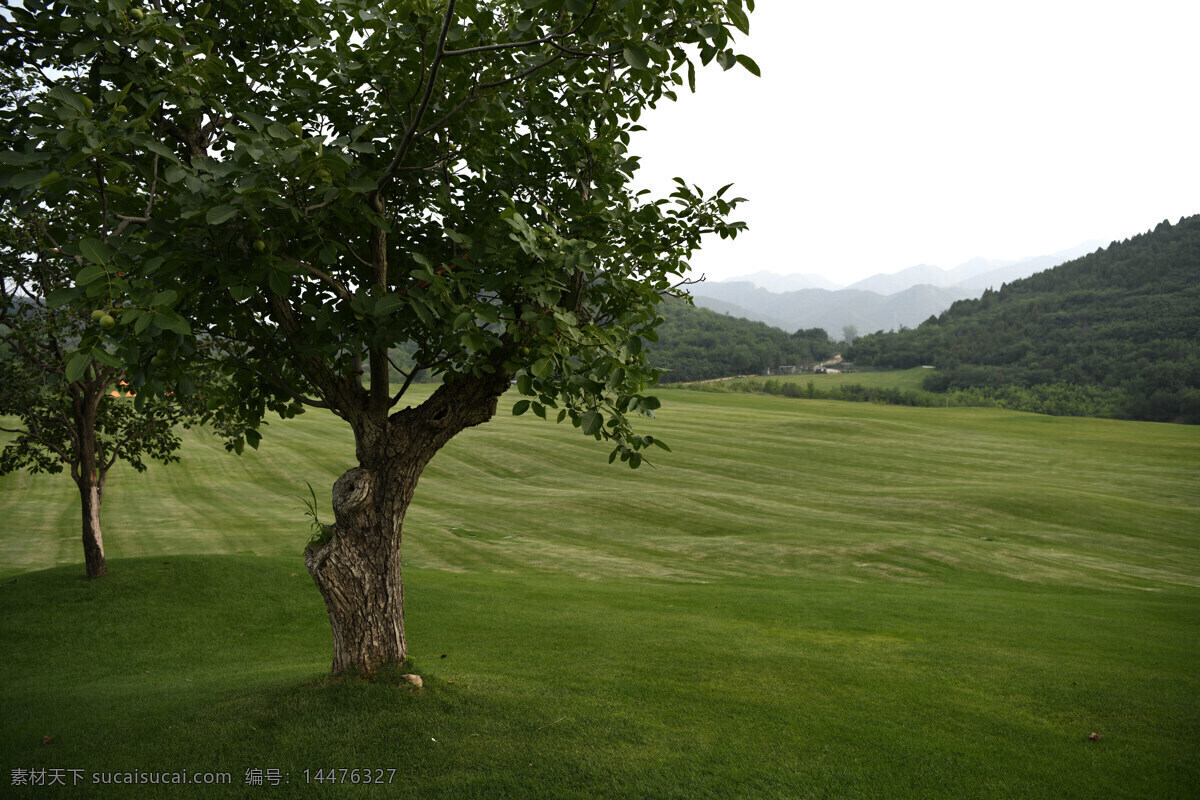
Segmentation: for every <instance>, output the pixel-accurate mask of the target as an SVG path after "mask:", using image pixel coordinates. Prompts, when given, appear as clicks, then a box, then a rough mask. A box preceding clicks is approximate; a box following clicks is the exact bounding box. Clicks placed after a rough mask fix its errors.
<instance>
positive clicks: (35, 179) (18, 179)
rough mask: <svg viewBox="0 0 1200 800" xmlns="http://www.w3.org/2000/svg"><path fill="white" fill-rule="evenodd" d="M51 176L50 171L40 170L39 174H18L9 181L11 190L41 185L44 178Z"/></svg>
mask: <svg viewBox="0 0 1200 800" xmlns="http://www.w3.org/2000/svg"><path fill="white" fill-rule="evenodd" d="M49 174H50V170H45V169H43V170H38V171H37V172H18V173H17V174H16V175H14V176H12V177H11V178H9V180H8V185H9V188H11V189H24V188H25V187H26V186H33V185H34V184H35V183H41V182H42V178H44V177H46V176H47V175H49Z"/></svg>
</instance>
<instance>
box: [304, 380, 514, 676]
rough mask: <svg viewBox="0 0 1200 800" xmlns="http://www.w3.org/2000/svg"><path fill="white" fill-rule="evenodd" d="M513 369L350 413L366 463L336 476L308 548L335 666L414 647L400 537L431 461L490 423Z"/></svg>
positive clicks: (363, 668) (365, 662)
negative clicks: (384, 411)
mask: <svg viewBox="0 0 1200 800" xmlns="http://www.w3.org/2000/svg"><path fill="white" fill-rule="evenodd" d="M508 381H509V376H507V375H503V374H496V375H490V376H486V377H485V378H476V379H472V378H461V379H459V381H457V382H455V383H452V384H446V385H444V386H442V387H441V388H439V389H438V390H437V391H436V392H434V394H433V395H432V396H431V397H430V398H429V400H427V401H426V402H424V403H422V404H421V405H420V406H419V407H417V408H409V409H405V410H403V411H400V412H398V413H396V414H393V415H391V417H388V418H386V419H384V420H382V421H377V420H370V419H366V418H365V417H364V418H358V419H351V420H350V422H351V425H352V426H353V427H354V433H355V441H356V445H357V456H358V462H359V466H358V467H356V468H354V469H351V470H350V471H348V472H346V473H345V474H344V475H342V477H340V478H338V480H337V482H336V483H335V484H334V485H333V513H334V517H335V524H334V525H333V526H332V528H333V530H332V535H331V536H330V538H329V541H328V542H326V543H324V544H322V545H312V546H310V547H309V548H308V549H307V550H306V551H305V565H306V566H307V567H308V571H309V573H310V574H312V576H313V580H314V581H315V582H316V584H317V588H318V589H319V590H320V592H321V596H322V597H323V598H324V600H325V609H326V610H327V611H328V612H329V623H330V626H331V627H332V629H333V673H334V674H335V675H340V674H343V673H345V672H359V673H370V672H373V671H375V670H376V669H377V668H378V667H380V666H383V665H384V664H388V663H400V662H403V661H404V660H405V658H406V657H407V655H408V643H407V641H406V640H405V637H404V586H403V583H402V582H401V574H400V573H401V564H400V543H401V528H402V526H403V523H404V514H405V512H406V511H407V510H408V506H409V503H410V502H412V498H413V493H414V492H415V491H416V488H417V481H418V480H419V479H420V477H421V473H422V472H423V471H424V469H425V466H426V465H427V464H428V463H429V461H430V459H432V458H433V456H434V455H435V454H436V453H437V451H438V450H439V449H441V447H442V446H443V445H445V444H446V442H448V441H450V439H451V438H453V436H454V435H455V434H457V433H459V432H460V431H462V430H463V429H464V428H467V427H470V426H472V425H478V424H480V423H482V422H486V421H487V420H488V419H491V417H492V416H493V415H494V414H495V412H496V400H497V398H498V397H499V396H500V395H501V394H502V393H503V392H504V391H505V389H507V388H508Z"/></svg>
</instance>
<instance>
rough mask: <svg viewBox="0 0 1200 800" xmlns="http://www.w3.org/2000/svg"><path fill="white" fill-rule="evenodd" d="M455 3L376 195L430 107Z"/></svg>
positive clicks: (451, 3)
mask: <svg viewBox="0 0 1200 800" xmlns="http://www.w3.org/2000/svg"><path fill="white" fill-rule="evenodd" d="M454 4H455V0H450V1H449V2H448V3H447V4H446V16H445V18H444V19H443V20H442V33H441V35H440V36H439V37H438V44H437V50H436V51H435V52H434V55H433V63H432V64H430V65H429V82H428V83H426V84H425V95H424V96H423V97H422V98H421V105H420V107H419V108H418V109H417V113H416V114H415V115H414V116H413V118H412V121H411V122H409V124H408V130H406V131H405V132H404V138H403V139H401V140H400V145H399V146H398V147H397V148H396V155H395V156H394V157H393V158H392V163H391V164H389V165H388V168H387V170H386V171H385V172H384V173H383V175H381V176H380V178H379V181H378V182H377V185H378V186H379V189H376V191H375V192H374V193H373V194H374V195H378V193H379V190H380V189H382V188H383V186H384V184H385V183H386V182H387V181H389V180H391V179H392V176H394V175H395V174H396V170H398V169H399V168H400V164H401V163H402V162H403V161H404V157H405V156H406V155H408V148H409V147H411V146H412V142H413V139H414V138H416V136H417V130H418V126H419V125H420V124H421V119H422V118H423V117H424V116H425V109H427V108H428V107H429V100H430V99H431V98H432V97H433V87H434V84H436V83H437V75H438V69H439V68H440V67H441V65H442V57H443V55H444V53H445V47H446V37H447V36H448V35H449V33H450V23H451V22H453V21H454ZM375 199H376V198H375V197H372V200H373V201H374V200H375ZM373 204H374V203H373Z"/></svg>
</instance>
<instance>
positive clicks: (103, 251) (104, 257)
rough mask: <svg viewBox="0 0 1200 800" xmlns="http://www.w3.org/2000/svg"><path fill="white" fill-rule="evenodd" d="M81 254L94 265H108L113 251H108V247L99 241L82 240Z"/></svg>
mask: <svg viewBox="0 0 1200 800" xmlns="http://www.w3.org/2000/svg"><path fill="white" fill-rule="evenodd" d="M79 253H80V254H81V255H82V256H83V257H84V258H86V259H87V260H88V261H90V262H92V263H93V264H107V263H108V259H110V258H111V257H112V251H111V250H109V249H108V245H106V244H105V243H104V242H102V241H100V240H99V239H91V238H88V239H80V240H79Z"/></svg>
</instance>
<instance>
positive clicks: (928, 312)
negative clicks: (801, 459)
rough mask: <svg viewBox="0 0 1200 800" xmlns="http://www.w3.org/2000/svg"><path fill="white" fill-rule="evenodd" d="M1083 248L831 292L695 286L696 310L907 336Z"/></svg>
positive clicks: (790, 284)
mask: <svg viewBox="0 0 1200 800" xmlns="http://www.w3.org/2000/svg"><path fill="white" fill-rule="evenodd" d="M1101 245H1102V243H1101V242H1086V243H1084V244H1081V245H1079V246H1077V247H1073V248H1071V249H1069V250H1063V251H1061V252H1058V253H1051V254H1048V255H1044V256H1036V257H1033V258H1025V259H1021V260H1019V261H998V260H992V259H984V258H974V259H971V260H970V261H967V262H965V263H963V264H960V265H958V266H957V267H954V268H953V269H942V268H941V267H935V266H931V265H929V264H921V265H918V266H915V267H909V268H908V269H905V270H901V271H900V272H896V273H892V274H882V273H880V274H878V275H873V276H871V277H870V278H866V279H864V280H861V281H858V282H857V283H853V284H851V285H850V286H846V287H838V286H837V284H834V283H832V282H831V281H829V280H828V279H826V278H824V277H822V276H820V275H814V274H804V275H780V274H777V273H772V272H765V271H764V272H756V273H754V274H752V275H746V276H743V277H741V278H737V279H734V280H727V281H714V282H705V283H700V284H696V285H694V286H692V287H691V289H690V291H691V294H692V296H693V298H694V299H695V301H696V304H697V305H699V306H702V307H704V308H708V309H711V310H713V311H716V312H718V313H722V314H729V315H730V316H734V317H744V318H746V319H751V320H756V321H758V322H765V323H766V324H768V325H774V326H776V327H779V328H783V329H784V330H786V331H795V330H800V329H805V328H824V329H825V330H826V331H828V332H829V334H830V336H831V337H832V338H834V339H840V338H842V335H843V334H842V332H843V329H844V328H845V327H846V326H848V325H853V326H855V328H856V329H857V330H858V332H859V333H871V332H874V331H886V330H899V329H900V328H901V327H906V328H912V327H916V326H917V325H919V324H921V323H922V322H924V321H925V320H926V319H928V318H929V317H931V316H937V315H938V314H941V313H942V312H943V311H945V310H946V309H947V308H949V307H950V305H951V304H953V303H954V302H956V301H958V300H967V299H972V298H975V297H979V296H980V295H982V294H983V292H984V291H985V290H986V289H989V288H991V289H999V288H1000V286H1001V285H1003V284H1005V283H1010V282H1012V281H1014V280H1018V279H1020V278H1025V277H1028V276H1030V275H1033V274H1035V273H1038V272H1041V271H1043V270H1046V269H1050V268H1051V267H1054V266H1057V265H1058V264H1062V263H1064V262H1067V261H1070V260H1072V259H1074V258H1078V257H1079V256H1082V255H1085V254H1087V253H1090V252H1092V251H1094V250H1096V249H1097V248H1098V247H1100V246H1101Z"/></svg>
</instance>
